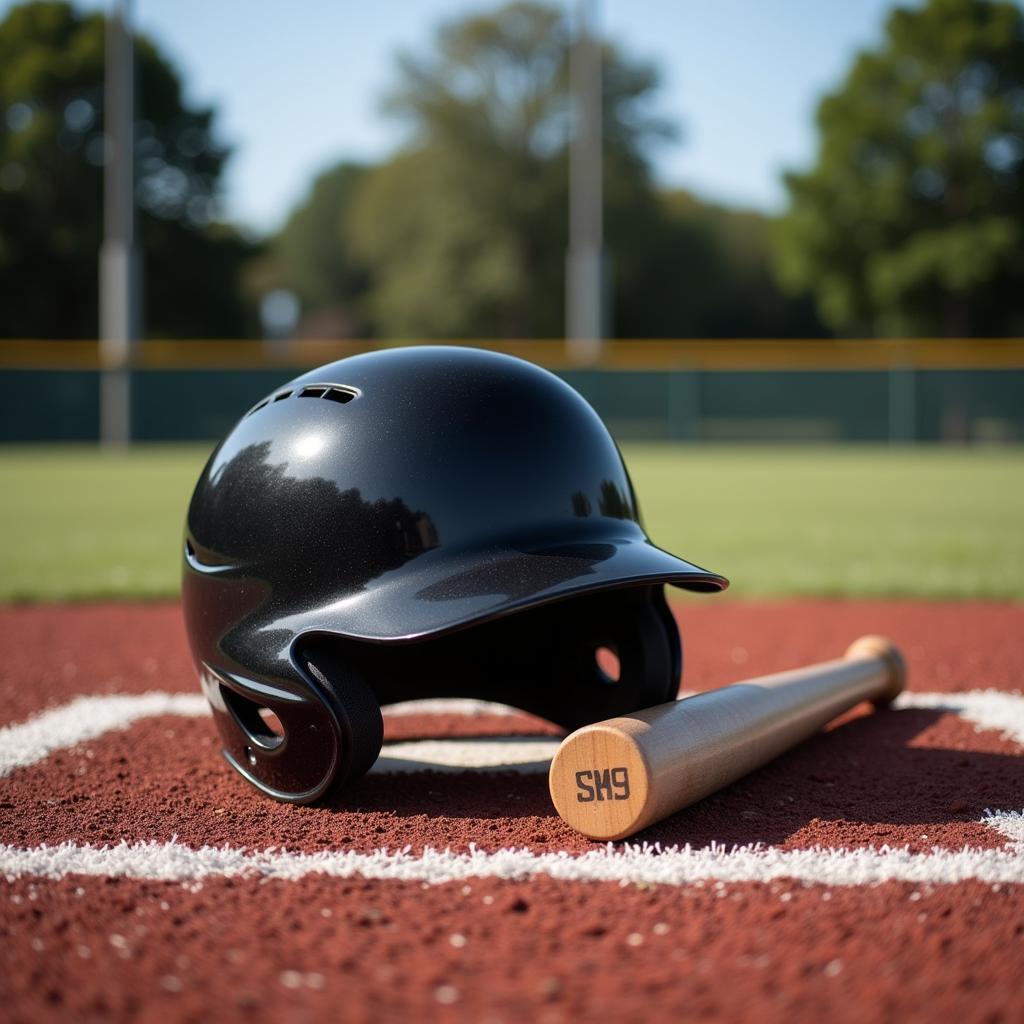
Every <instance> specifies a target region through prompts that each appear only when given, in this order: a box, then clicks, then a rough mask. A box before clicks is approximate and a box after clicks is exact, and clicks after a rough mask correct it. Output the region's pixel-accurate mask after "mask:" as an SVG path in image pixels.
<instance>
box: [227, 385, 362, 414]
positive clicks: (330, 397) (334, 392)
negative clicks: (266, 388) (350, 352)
mask: <svg viewBox="0 0 1024 1024" xmlns="http://www.w3.org/2000/svg"><path fill="white" fill-rule="evenodd" d="M293 395H294V396H295V397H296V398H326V399H327V401H329V402H338V403H339V404H340V405H345V403H346V402H351V401H352V399H353V398H358V397H359V391H358V389H357V388H350V387H347V386H346V385H344V384H309V385H307V386H306V387H304V388H302V389H301V390H300V391H291V390H289V391H280V392H278V394H276V395H272V396H271V397H270V398H264V399H263V401H262V402H260V403H259V404H258V405H254V406H253V407H252V408H251V409H250V410H249V411H248V412H247V413H246V414H245V415H246V416H251V415H252V414H253V413H254V412H259V411H260V409H263V408H265V407H266V406H268V405H270V403H271V402H282V401H284V399H286V398H291V397H292V396H293Z"/></svg>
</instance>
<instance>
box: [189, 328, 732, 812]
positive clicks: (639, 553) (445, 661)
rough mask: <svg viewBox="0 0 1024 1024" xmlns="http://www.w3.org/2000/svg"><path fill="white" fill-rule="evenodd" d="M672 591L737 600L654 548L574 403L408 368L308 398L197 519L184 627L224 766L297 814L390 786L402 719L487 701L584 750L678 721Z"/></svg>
mask: <svg viewBox="0 0 1024 1024" xmlns="http://www.w3.org/2000/svg"><path fill="white" fill-rule="evenodd" d="M666 583H671V584H673V585H675V586H678V587H683V588H686V589H689V590H705V591H710V590H722V589H724V588H725V587H726V586H727V585H728V583H727V581H726V580H725V579H724V578H723V577H722V576H719V575H717V574H716V573H713V572H708V571H706V570H705V569H701V568H699V567H697V566H695V565H691V564H690V563H689V562H684V561H683V560H682V559H680V558H676V557H675V556H674V555H670V554H667V553H666V552H664V551H662V550H660V549H659V548H656V547H655V546H654V545H653V544H652V543H651V542H650V540H648V538H647V536H646V534H645V533H644V531H643V529H642V527H641V525H640V518H639V513H638V511H637V505H636V498H635V496H634V494H633V487H632V485H631V483H630V480H629V476H628V474H627V472H626V468H625V466H624V465H623V462H622V457H621V456H620V454H619V451H618V449H617V448H616V446H615V443H614V441H612V439H611V436H610V435H609V433H608V431H607V430H606V429H605V427H604V424H603V423H602V422H601V420H600V419H599V418H598V416H597V414H596V413H595V412H594V410H593V409H591V407H590V406H589V405H588V404H587V403H586V402H585V401H584V399H583V398H582V397H581V396H580V395H579V394H578V393H577V392H576V391H574V390H573V389H572V388H571V387H569V386H568V385H567V384H565V383H564V382H563V381H561V380H560V379H559V378H558V377H556V376H554V375H553V374H551V373H548V372H547V371H546V370H542V369H540V368H539V367H537V366H534V365H532V364H530V363H527V362H524V361H523V360H521V359H515V358H512V357H510V356H505V355H499V354H496V353H493V352H487V351H481V350H478V349H470V348H459V347H417V348H405V349H387V350H382V351H378V352H372V353H367V354H365V355H358V356H353V357H351V358H349V359H343V360H341V361H339V362H336V363H331V364H330V365H328V366H323V367H321V368H320V369H318V370H313V371H312V372H311V373H307V374H305V375H304V376H302V377H299V378H297V379H296V380H294V381H292V382H291V383H290V384H286V385H285V386H284V387H282V388H279V389H278V390H277V391H275V392H274V393H273V394H271V395H270V396H269V397H267V398H266V399H264V400H263V401H262V402H260V403H259V404H257V405H256V406H255V407H254V408H253V409H251V410H250V411H249V412H248V413H246V415H245V416H243V417H242V419H241V420H240V421H239V422H238V424H237V425H236V426H235V428H234V429H233V430H232V431H231V433H230V434H229V435H228V436H227V438H226V439H225V440H224V441H223V442H222V443H221V444H220V446H219V447H218V448H217V449H216V451H215V452H214V453H213V455H212V456H211V457H210V460H209V462H208V463H207V465H206V468H205V469H204V470H203V473H202V476H201V477H200V479H199V483H198V484H197V485H196V489H195V493H194V494H193V496H192V502H191V505H190V507H189V511H188V523H187V529H186V538H185V566H184V581H183V600H184V608H185V621H186V625H187V630H188V636H189V642H190V644H191V647H192V653H193V656H194V658H195V662H196V666H197V668H198V670H199V675H200V678H201V680H202V685H203V689H204V691H205V693H206V696H207V697H208V698H209V701H210V703H211V705H212V706H213V710H214V713H215V717H216V720H217V725H218V727H219V729H220V733H221V736H222V738H223V742H224V756H225V757H226V758H227V760H228V762H229V763H230V764H231V765H232V767H234V768H235V769H236V770H237V771H238V772H239V773H240V774H241V775H244V776H245V778H247V779H248V780H249V781H250V782H251V783H253V785H255V786H257V787H258V788H259V789H261V790H262V791H263V792H264V793H267V794H268V795H270V796H273V797H276V798H277V799H279V800H287V801H292V802H296V803H308V802H310V801H313V800H316V799H318V798H320V797H322V796H324V795H325V794H326V793H328V792H329V791H330V790H332V789H334V788H335V787H337V786H339V785H342V784H344V783H347V782H350V781H352V780H354V779H356V778H358V777H359V776H360V775H362V774H363V773H364V772H365V771H366V770H367V769H368V768H369V767H370V766H371V765H372V763H373V761H374V760H375V759H376V757H377V755H378V753H379V751H380V746H381V738H382V722H381V714H380V706H381V705H382V704H388V703H392V702H394V701H400V700H408V699H411V698H417V697H442V696H443V697H466V696H471V697H480V698H485V699H488V700H493V701H501V702H503V703H507V704H513V705H515V706H517V707H520V708H523V709H524V710H526V711H530V712H533V713H534V714H537V715H540V716H542V717H544V718H547V719H550V720H551V721H553V722H556V723H558V724H559V725H562V726H565V727H566V728H569V729H573V728H577V727H578V726H581V725H584V724H586V723H588V722H592V721H597V720H600V719H603V718H608V717H611V716H614V715H617V714H624V713H626V712H629V711H632V710H635V709H636V708H640V707H646V706H648V705H651V704H658V703H660V702H662V701H665V700H670V699H671V698H672V697H673V696H674V695H675V693H676V689H677V687H678V684H679V677H680V674H681V671H682V649H681V645H680V640H679V633H678V630H677V629H676V624H675V620H674V619H673V617H672V614H671V612H670V611H669V609H668V606H667V605H666V603H665V597H664V593H663V586H662V585H663V584H666ZM601 648H608V649H610V650H611V651H612V652H614V654H615V655H617V658H618V663H619V670H618V674H617V678H615V679H612V678H611V677H610V676H609V675H608V674H607V673H606V672H605V671H604V670H603V669H602V668H601V667H600V665H599V664H598V663H597V660H596V659H595V652H596V651H598V650H600V649H601ZM271 713H272V714H271Z"/></svg>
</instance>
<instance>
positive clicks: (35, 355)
mask: <svg viewBox="0 0 1024 1024" xmlns="http://www.w3.org/2000/svg"><path fill="white" fill-rule="evenodd" d="M409 344H450V345H475V346H478V347H480V348H486V349H491V350H493V351H497V352H506V353H509V354H510V355H515V356H520V357H522V358H524V359H528V360H530V361H531V362H534V363H538V364H539V365H541V366H546V367H548V368H549V369H552V370H570V369H596V370H616V371H631V370H632V371H644V370H648V371H650V370H654V371H657V370H718V371H730V370H731V371H741V370H786V371H800V370H807V371H812V370H1000V369H1007V370H1009V369H1014V370H1019V369H1024V338H998V339H991V338H983V339H970V338H914V339H906V340H904V339H892V340H890V339H876V338H865V339H848V338H842V339H809V340H803V339H735V340H734V339H685V340H678V341H660V340H659V341H648V340H643V341H640V340H637V341H628V340H615V341H608V342H606V343H605V344H604V345H602V347H601V352H600V356H599V358H598V359H597V360H596V361H595V362H593V363H583V364H581V363H580V362H578V361H577V360H574V359H573V358H572V356H571V354H570V353H569V351H568V350H567V348H566V345H565V342H564V341H561V340H552V341H537V340H531V341H502V342H494V341H447V342H436V341H435V342H420V341H395V342H374V341H311V340H301V341H285V342H262V341H192V340H189V341H170V340H158V341H156V340H148V341H140V342H138V343H137V344H136V345H135V347H134V354H133V360H132V362H133V365H134V366H135V367H136V368H137V369H140V370H202V369H211V370H212V369H224V370H232V369H248V370H252V369H276V368H305V367H312V366H318V365H320V364H322V363H328V362H331V361H332V360H335V359H341V358H344V357H345V356H350V355H355V354H357V353H359V352H367V351H370V350H373V349H377V348H386V347H393V346H396V345H409ZM102 366H103V362H102V358H101V352H100V346H99V343H98V342H95V341H24V340H15V341H3V340H0V369H15V370H98V369H101V368H102Z"/></svg>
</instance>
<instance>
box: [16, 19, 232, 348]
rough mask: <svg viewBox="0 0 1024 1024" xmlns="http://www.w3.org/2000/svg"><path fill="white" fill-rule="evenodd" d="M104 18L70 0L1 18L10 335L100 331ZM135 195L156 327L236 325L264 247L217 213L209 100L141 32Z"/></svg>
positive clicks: (217, 331) (217, 154) (219, 163)
mask: <svg viewBox="0 0 1024 1024" xmlns="http://www.w3.org/2000/svg"><path fill="white" fill-rule="evenodd" d="M104 40H105V21H104V18H103V17H102V15H99V14H83V13H81V12H79V11H77V10H76V9H75V8H74V7H72V6H71V5H70V4H68V3H63V2H34V3H27V4H24V5H22V6H19V7H14V8H12V9H11V10H10V11H9V12H8V14H7V16H6V18H4V20H3V21H2V22H0V279H2V280H3V284H4V291H5V292H6V293H7V295H8V296H13V295H16V296H17V301H16V302H13V301H5V302H3V303H0V334H4V335H7V336H21V337H62V338H76V337H95V336H96V333H97V326H98V325H97V282H98V271H97V254H98V251H99V246H100V242H101V237H102V211H103V205H102V195H103V170H102V168H103V165H104V162H105V160H106V158H107V154H106V149H107V144H106V141H105V139H104V136H103V78H104ZM136 75H137V91H136V107H137V122H136V131H135V135H136V145H135V169H136V200H137V203H138V208H139V217H138V225H137V228H138V234H139V241H140V245H141V249H142V258H143V265H144V276H143V279H144V282H145V299H146V301H145V306H146V321H147V324H148V327H149V333H151V334H157V335H171V336H177V337H181V336H189V335H196V334H202V335H207V336H210V335H222V336H237V335H238V334H241V333H242V332H243V331H244V329H245V322H244V316H245V313H244V310H243V307H242V303H241V300H240V299H239V289H238V275H239V270H240V267H241V264H242V262H243V260H244V259H246V258H247V257H248V255H249V254H250V251H251V247H250V246H249V245H248V244H246V243H245V242H243V241H242V240H241V239H240V238H239V237H238V236H237V235H236V234H235V233H234V232H233V231H231V230H230V229H228V228H226V227H225V226H223V225H217V224H215V223H214V218H215V212H216V209H215V202H216V195H217V185H218V181H219V178H220V175H221V172H222V170H223V167H224V162H225V160H226V159H227V150H226V149H224V148H223V147H222V146H220V145H219V144H218V143H217V141H216V139H215V137H214V135H213V130H212V124H213V112H212V110H210V109H192V108H189V107H187V106H186V105H185V104H184V102H183V100H182V95H181V82H180V80H179V78H178V75H177V73H176V72H175V70H174V69H173V68H172V67H171V65H170V64H169V63H168V62H167V61H166V60H165V59H164V58H163V57H162V56H161V55H160V53H159V51H158V50H157V48H156V46H155V45H154V44H153V43H152V42H150V41H149V40H147V39H145V38H144V37H139V38H138V39H137V41H136Z"/></svg>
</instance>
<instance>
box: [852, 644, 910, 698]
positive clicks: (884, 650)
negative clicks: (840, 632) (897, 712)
mask: <svg viewBox="0 0 1024 1024" xmlns="http://www.w3.org/2000/svg"><path fill="white" fill-rule="evenodd" d="M844 657H845V658H878V659H880V660H882V661H883V662H885V666H886V669H887V670H888V682H887V685H886V687H885V689H884V690H883V692H882V693H881V694H880V695H879V696H878V697H875V698H874V702H873V703H874V705H875V707H885V706H886V705H887V704H891V703H892V702H893V701H894V700H895V699H896V698H897V697H898V696H899V695H900V694H901V693H902V692H903V690H904V689H905V688H906V685H907V663H906V661H904V659H903V655H902V654H901V653H900V649H899V648H898V647H897V646H896V645H895V644H894V643H893V642H892V641H891V640H888V639H886V638H885V637H884V636H877V635H874V634H871V635H869V636H862V637H860V638H859V639H857V640H854V641H853V643H852V644H850V646H849V647H848V648H847V649H846V654H845V655H844Z"/></svg>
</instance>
